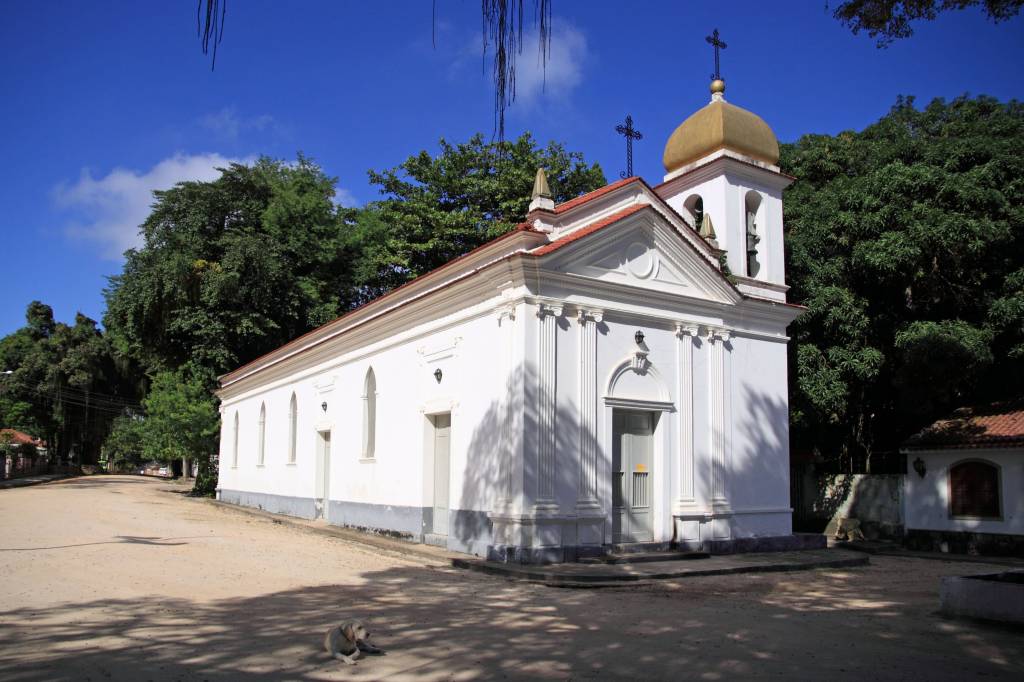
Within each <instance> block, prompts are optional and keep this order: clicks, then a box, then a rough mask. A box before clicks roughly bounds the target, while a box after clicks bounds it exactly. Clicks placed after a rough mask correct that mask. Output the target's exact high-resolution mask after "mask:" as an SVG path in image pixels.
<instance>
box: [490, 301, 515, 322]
mask: <svg viewBox="0 0 1024 682" xmlns="http://www.w3.org/2000/svg"><path fill="white" fill-rule="evenodd" d="M494 316H495V317H496V318H498V324H501V322H502V321H503V320H504V319H505V318H508V320H509V321H510V322H515V320H516V306H515V304H514V303H508V304H506V305H501V306H498V307H497V308H495V309H494Z"/></svg>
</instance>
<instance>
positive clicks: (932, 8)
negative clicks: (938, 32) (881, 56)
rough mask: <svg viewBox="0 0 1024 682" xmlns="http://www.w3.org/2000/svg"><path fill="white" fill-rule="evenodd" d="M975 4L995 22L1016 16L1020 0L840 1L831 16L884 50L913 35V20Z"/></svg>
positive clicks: (1021, 3) (1023, 0) (935, 15)
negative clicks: (865, 33) (868, 37)
mask: <svg viewBox="0 0 1024 682" xmlns="http://www.w3.org/2000/svg"><path fill="white" fill-rule="evenodd" d="M979 5H980V6H981V8H982V10H983V11H984V12H985V15H986V16H987V17H988V18H989V19H991V20H992V21H994V22H997V23H998V22H1000V21H1006V20H1007V19H1010V18H1012V17H1015V16H1017V13H1018V12H1020V8H1021V5H1024V0H844V2H841V3H840V4H839V6H838V7H836V10H835V12H834V14H833V15H834V16H835V18H836V19H838V20H839V21H841V22H842V23H843V24H845V25H846V26H848V27H849V28H850V30H852V31H853V32H854V33H860V32H861V31H867V32H868V35H869V36H871V37H872V38H877V39H878V46H879V47H885V46H887V45H889V44H890V43H892V42H893V41H895V40H898V39H900V38H909V37H910V36H912V35H914V28H913V26H911V24H912V23H913V22H915V21H931V20H933V19H935V17H937V16H938V15H939V13H940V12H947V11H950V10H958V9H959V10H962V9H967V8H968V7H977V6H979Z"/></svg>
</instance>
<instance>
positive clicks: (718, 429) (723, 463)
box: [708, 329, 730, 508]
mask: <svg viewBox="0 0 1024 682" xmlns="http://www.w3.org/2000/svg"><path fill="white" fill-rule="evenodd" d="M729 338H730V334H729V332H728V331H727V330H724V329H708V344H709V345H710V350H711V357H710V365H711V366H710V372H709V374H710V376H709V379H710V380H709V382H708V383H709V393H710V395H709V407H710V411H711V504H712V506H714V507H726V508H727V507H728V504H729V500H728V495H727V492H726V491H727V481H726V477H727V476H728V453H727V451H726V433H725V429H726V421H725V418H726V415H725V401H726V395H725V392H726V385H725V376H726V373H725V363H726V358H727V354H726V349H725V344H726V343H727V342H728V341H729Z"/></svg>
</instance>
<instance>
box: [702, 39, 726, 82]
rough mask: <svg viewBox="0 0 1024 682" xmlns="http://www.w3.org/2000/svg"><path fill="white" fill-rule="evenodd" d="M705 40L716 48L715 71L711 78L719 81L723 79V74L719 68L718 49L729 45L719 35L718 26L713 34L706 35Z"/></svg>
mask: <svg viewBox="0 0 1024 682" xmlns="http://www.w3.org/2000/svg"><path fill="white" fill-rule="evenodd" d="M704 40H706V41H708V42H709V43H710V44H711V45H713V46H714V48H715V72H714V73H713V74H711V80H715V81H719V80H722V74H721V73H719V68H718V50H719V49H722V50H724V49H725V48H727V47H729V46H728V45H726V44H725V43H724V42H723V41H722V40H721V39H720V38H719V37H718V29H717V28H716V29H715V30H714V32H712V34H711V35H709V36H706V37H705V38H704Z"/></svg>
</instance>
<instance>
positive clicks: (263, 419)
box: [256, 403, 267, 466]
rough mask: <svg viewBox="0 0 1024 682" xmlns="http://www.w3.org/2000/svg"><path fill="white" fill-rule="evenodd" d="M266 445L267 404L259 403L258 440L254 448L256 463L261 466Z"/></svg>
mask: <svg viewBox="0 0 1024 682" xmlns="http://www.w3.org/2000/svg"><path fill="white" fill-rule="evenodd" d="M266 445H267V406H266V405H265V404H263V403H260V442H259V447H258V448H257V450H256V465H257V466H263V455H264V453H265V452H266Z"/></svg>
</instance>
